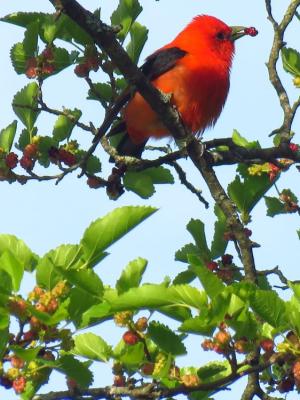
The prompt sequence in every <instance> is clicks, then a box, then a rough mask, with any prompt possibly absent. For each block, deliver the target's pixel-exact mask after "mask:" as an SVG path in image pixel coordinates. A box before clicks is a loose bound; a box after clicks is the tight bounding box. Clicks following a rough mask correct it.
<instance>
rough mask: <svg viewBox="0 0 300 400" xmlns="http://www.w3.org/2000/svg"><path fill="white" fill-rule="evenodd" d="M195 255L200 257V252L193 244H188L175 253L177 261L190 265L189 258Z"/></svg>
mask: <svg viewBox="0 0 300 400" xmlns="http://www.w3.org/2000/svg"><path fill="white" fill-rule="evenodd" d="M189 255H194V256H198V257H199V258H201V257H200V250H199V249H198V247H197V246H195V245H194V244H192V243H188V244H186V245H185V246H183V247H182V248H181V249H180V250H177V251H176V253H175V260H176V261H181V262H184V263H188V256H189Z"/></svg>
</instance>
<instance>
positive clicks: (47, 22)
mask: <svg viewBox="0 0 300 400" xmlns="http://www.w3.org/2000/svg"><path fill="white" fill-rule="evenodd" d="M1 20H2V21H4V22H8V23H11V24H14V25H18V26H21V27H24V28H26V27H27V26H29V25H30V24H31V23H32V22H38V25H39V35H40V37H41V39H42V40H43V41H44V42H45V43H50V42H52V41H53V40H54V39H56V38H58V39H62V40H65V41H66V42H69V43H72V42H73V40H74V41H75V42H77V43H79V44H81V45H87V44H93V40H92V38H91V37H90V36H89V35H88V34H87V33H86V32H85V31H84V30H83V29H81V28H80V27H79V26H78V24H76V23H75V22H73V21H72V20H71V19H70V18H69V17H68V16H66V15H65V14H62V15H60V17H59V18H58V19H57V17H56V14H46V13H37V12H16V13H12V14H9V15H7V16H5V17H3V18H1Z"/></svg>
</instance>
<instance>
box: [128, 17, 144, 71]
mask: <svg viewBox="0 0 300 400" xmlns="http://www.w3.org/2000/svg"><path fill="white" fill-rule="evenodd" d="M130 38H131V40H130V42H129V44H128V45H127V47H126V50H127V53H128V54H129V57H130V58H131V59H132V61H133V62H134V63H135V64H137V63H138V61H139V58H140V55H141V52H142V50H143V47H144V45H145V43H146V41H147V39H148V29H147V28H146V27H145V26H143V25H141V24H139V23H138V22H134V23H133V24H132V26H131V29H130Z"/></svg>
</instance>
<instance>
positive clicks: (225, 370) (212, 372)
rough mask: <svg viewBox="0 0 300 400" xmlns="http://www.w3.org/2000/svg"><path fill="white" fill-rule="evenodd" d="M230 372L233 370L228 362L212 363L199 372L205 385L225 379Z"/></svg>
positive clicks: (201, 368)
mask: <svg viewBox="0 0 300 400" xmlns="http://www.w3.org/2000/svg"><path fill="white" fill-rule="evenodd" d="M230 372H231V369H230V364H229V362H228V361H212V362H209V363H207V364H205V365H204V366H203V367H200V368H199V369H198V370H197V374H198V376H199V378H200V379H201V381H203V382H205V383H210V382H214V381H215V380H217V379H221V378H225V377H226V376H227V375H229V374H230Z"/></svg>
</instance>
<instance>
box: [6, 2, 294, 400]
mask: <svg viewBox="0 0 300 400" xmlns="http://www.w3.org/2000/svg"><path fill="white" fill-rule="evenodd" d="M117 3H118V2H117V1H116V0H103V1H101V2H99V1H94V0H86V1H82V3H81V4H82V5H83V6H85V7H86V8H89V9H90V10H93V9H95V8H97V7H98V6H99V5H101V6H102V18H103V19H104V20H105V21H106V22H109V16H110V14H111V11H112V10H113V9H114V8H115V7H116V5H117ZM274 3H275V2H274ZM280 3H281V4H280V5H278V4H277V5H276V8H275V9H274V13H275V15H278V16H280V15H281V13H282V10H283V9H284V7H286V6H287V5H288V4H289V2H288V1H286V0H285V1H282V2H280ZM141 4H142V5H143V7H144V11H143V13H142V15H141V16H140V18H139V21H140V22H141V23H143V24H145V25H146V26H147V27H148V28H149V40H148V42H147V44H146V46H145V49H144V52H143V54H142V57H141V60H142V59H143V58H145V57H146V56H147V55H148V54H150V53H151V52H153V51H154V50H155V49H156V48H159V47H161V46H162V45H164V44H165V43H167V42H168V41H170V40H171V39H173V37H174V36H175V35H176V34H177V33H178V32H179V31H180V30H181V29H182V28H183V27H184V26H185V25H186V24H187V23H188V22H189V21H190V20H191V19H192V18H193V17H194V16H195V15H197V14H209V15H214V16H216V17H218V18H220V19H222V20H224V21H225V22H226V23H227V24H228V25H245V26H255V27H256V28H257V29H258V30H259V35H258V36H257V37H256V38H249V37H246V38H244V39H242V40H240V41H238V43H237V46H236V56H235V59H234V64H233V68H232V74H231V89H230V93H229V97H228V101H227V104H226V106H225V108H224V111H223V113H222V115H221V117H220V119H219V121H218V123H217V124H216V126H215V128H214V129H213V130H209V131H208V132H206V133H205V138H220V137H225V136H230V135H231V133H232V131H233V129H237V130H238V131H239V132H240V133H241V134H242V135H243V136H245V137H246V138H247V139H249V140H259V141H260V143H261V144H262V146H266V147H267V146H271V145H272V142H271V139H270V138H269V137H268V134H269V133H270V132H271V131H272V130H273V129H275V128H277V127H279V126H280V124H281V121H282V112H281V109H280V107H279V105H278V99H277V98H276V96H275V92H274V90H273V88H272V87H271V85H270V83H269V81H268V75H267V69H266V66H265V62H266V61H267V55H268V51H269V49H270V47H271V42H272V29H271V25H270V23H269V22H268V21H267V20H266V12H265V9H264V2H257V1H256V2H241V1H237V0H227V1H226V2H220V1H218V0H209V1H208V0H206V1H205V0H202V1H195V0H185V1H184V2H182V1H176V2H175V1H173V0H161V1H159V2H155V1H154V0H142V1H141ZM21 10H23V11H29V10H32V11H33V10H34V11H43V12H52V11H53V8H52V6H51V4H50V2H48V1H43V2H36V1H34V0H28V1H26V2H20V1H19V0H10V1H9V2H2V4H1V5H0V14H1V16H3V15H6V14H8V13H11V12H16V11H21ZM23 33H24V31H23V30H22V29H21V28H18V27H15V26H13V25H8V24H4V23H1V24H0V35H1V37H2V38H4V40H1V41H0V54H1V64H2V66H1V71H2V73H1V74H0V87H1V91H2V96H1V98H0V110H1V114H0V129H2V128H4V127H5V126H7V125H8V124H9V123H11V122H12V120H13V119H15V118H16V117H15V115H14V114H13V111H12V109H11V100H12V98H13V96H14V94H15V93H16V92H17V91H18V90H20V89H21V88H22V87H23V86H25V84H27V83H28V80H27V79H26V78H25V77H24V76H19V75H16V73H15V72H14V70H13V68H12V66H11V65H10V60H9V50H10V48H11V46H12V45H13V44H14V43H15V42H17V41H21V40H22V39H23ZM297 38H299V21H298V22H297V21H296V22H295V23H293V24H292V26H291V27H290V29H289V31H288V34H287V39H288V45H289V46H297V41H298V39H297ZM93 78H94V79H95V80H96V79H99V78H98V77H97V75H96V74H95V75H93ZM283 80H284V82H285V83H286V84H287V85H288V88H289V90H290V92H291V96H292V98H295V96H296V95H297V92H296V90H295V89H294V88H293V86H292V83H291V78H290V76H288V75H286V74H284V75H283ZM45 89H46V90H45V99H46V102H47V103H49V105H51V106H53V107H56V108H61V107H62V106H65V107H68V108H73V107H78V108H81V109H82V110H83V117H82V121H83V122H86V123H88V122H89V121H92V122H93V123H94V124H95V125H96V126H97V125H99V123H100V122H101V118H102V117H103V113H102V110H101V108H100V107H99V105H98V104H97V103H96V102H91V101H90V102H88V101H86V100H85V97H86V91H87V88H86V86H85V84H84V81H83V80H80V79H78V78H76V77H75V75H74V74H73V72H72V68H70V69H68V70H66V71H64V72H63V73H62V74H59V75H58V76H57V77H54V78H51V79H49V80H47V81H46V83H45ZM298 92H299V91H298ZM53 121H54V120H53V118H51V117H50V118H49V116H47V115H43V116H41V117H40V118H39V124H38V125H39V127H40V134H42V135H47V134H50V133H51V131H52V126H53ZM51 124H52V125H51ZM297 126H299V116H298V117H297V118H296V119H295V123H294V130H295V131H296V132H297V128H296V127H297ZM20 130H21V123H19V132H20ZM76 135H77V138H78V140H80V141H82V142H83V143H85V145H86V146H88V143H89V142H88V139H89V138H86V135H87V134H86V133H84V132H82V131H79V130H78V131H77V134H76ZM297 141H298V142H299V140H298V138H297V136H296V138H295V142H297ZM182 165H183V166H184V168H185V169H186V171H187V173H188V177H189V179H190V180H191V181H192V182H193V183H194V184H195V185H196V186H198V187H200V188H201V189H202V190H203V193H204V196H205V197H206V199H208V200H209V201H210V202H211V199H210V196H209V194H208V191H207V188H206V185H205V182H203V180H202V179H201V178H200V176H199V174H198V173H197V171H195V169H194V167H193V165H192V164H191V163H190V162H184V163H183V164H182ZM109 168H110V167H109ZM217 173H218V176H219V177H220V179H221V181H222V182H224V183H228V182H230V181H231V180H232V178H233V176H234V168H232V167H225V168H218V169H217ZM284 179H285V181H284V182H283V181H282V182H281V181H280V182H279V187H280V189H283V188H288V187H290V188H291V189H292V190H294V192H295V194H296V195H297V194H298V195H299V193H298V192H299V189H298V188H299V185H297V183H296V184H295V182H297V179H299V177H298V175H297V174H296V173H295V172H294V173H292V172H291V173H288V175H286V176H285V177H284ZM0 193H1V200H2V210H3V213H2V216H1V225H0V232H1V233H11V234H15V235H16V236H18V237H20V238H21V239H23V240H24V241H25V242H26V243H27V244H28V245H29V246H30V247H31V248H32V250H33V251H35V252H36V253H38V254H39V255H43V254H44V253H45V252H47V251H48V250H50V249H51V248H55V247H56V246H58V245H59V244H62V243H77V242H78V241H79V240H80V238H81V235H82V233H83V231H84V229H85V228H86V227H87V226H88V225H89V224H90V222H91V221H92V220H94V219H96V218H98V217H100V216H103V215H105V214H106V213H107V212H109V211H111V210H112V209H113V208H115V207H119V206H122V205H139V204H147V205H153V206H156V207H158V208H159V211H158V212H157V213H156V214H155V215H154V216H153V217H151V218H150V219H148V220H147V221H146V222H144V223H143V225H141V226H140V227H139V228H137V229H135V230H134V231H133V232H131V233H130V234H129V235H128V236H127V237H125V238H124V239H122V240H121V241H120V242H118V243H117V244H115V245H114V246H113V247H112V248H111V256H110V257H108V258H107V260H106V261H105V262H103V264H101V274H100V276H101V278H102V279H103V281H104V282H105V283H110V284H113V283H114V281H115V279H116V277H118V276H119V274H120V272H121V269H122V268H123V267H124V266H125V265H126V264H127V262H128V261H130V260H132V259H134V258H136V257H137V256H142V257H144V258H146V259H148V260H149V266H148V272H147V273H146V276H145V280H146V281H152V282H154V281H155V282H159V281H161V280H162V279H163V278H164V276H166V275H169V276H172V277H174V276H175V275H176V274H177V273H178V272H180V271H181V269H182V266H181V265H180V264H178V263H175V262H174V253H175V251H176V250H177V249H179V248H180V247H182V246H183V245H184V244H186V243H188V242H189V241H190V237H189V234H188V233H187V232H186V230H185V226H186V224H187V223H188V221H189V220H190V218H199V219H201V220H203V221H204V222H205V223H206V228H207V232H208V236H209V237H211V235H212V232H213V224H214V215H213V203H212V202H211V204H212V206H211V207H210V209H209V210H206V209H205V208H204V206H203V205H202V204H200V203H199V202H198V200H197V198H196V197H194V196H193V195H192V194H191V193H189V192H187V190H186V189H185V188H184V187H182V186H181V185H180V184H179V183H178V182H177V183H176V184H175V185H173V186H161V187H157V192H156V193H155V195H154V196H153V197H152V198H150V199H149V200H142V199H139V198H138V197H137V196H136V195H134V194H132V193H126V194H125V195H124V196H122V197H121V198H120V199H119V200H118V201H117V202H113V201H110V200H108V199H107V197H106V195H105V193H104V191H101V190H91V189H90V188H89V187H88V186H87V185H86V183H85V180H84V179H81V180H78V179H77V178H76V174H73V176H68V177H67V178H66V179H65V180H64V181H63V182H61V183H60V184H59V185H58V186H55V185H54V183H52V182H48V183H29V184H26V185H24V186H20V185H17V184H13V185H9V184H7V183H1V188H0ZM265 215H266V210H265V206H264V204H263V203H262V204H261V205H259V206H258V207H257V208H256V209H255V210H254V212H253V223H251V224H250V228H251V229H252V230H253V240H255V241H256V242H258V243H260V244H261V245H262V247H261V248H260V249H257V250H255V256H256V262H257V266H258V268H259V269H265V268H272V267H275V266H276V265H279V266H280V267H282V268H283V270H284V271H285V273H286V275H287V276H288V277H289V278H290V279H297V275H298V274H297V271H296V268H297V265H295V261H294V259H295V256H293V254H292V251H291V249H293V251H294V249H297V251H298V249H299V241H298V238H297V236H296V233H295V230H296V229H298V228H299V225H300V223H299V221H298V220H297V216H295V215H291V216H288V217H277V218H276V219H274V220H273V219H271V218H269V217H266V216H265ZM288 248H289V249H290V250H288ZM229 250H231V249H229ZM232 254H235V253H234V252H233V250H232ZM297 254H298V252H297ZM98 270H99V269H98ZM99 272H100V270H99ZM26 283H27V285H28V287H27V288H24V291H29V290H30V287H29V285H30V280H29V279H28V280H27V281H26ZM104 328H105V327H103V328H102V330H103V331H101V332H100V334H101V335H103V337H104V338H110V337H113V339H114V340H118V339H119V338H120V335H121V331H120V332H119V331H118V332H114V333H112V332H111V331H110V329H111V328H112V327H111V326H107V327H106V328H105V329H104ZM191 343H192V344H193V346H196V348H198V350H199V351H194V353H195V356H194V357H195V358H194V359H193V360H189V361H187V360H183V361H182V365H184V364H187V365H188V364H193V362H194V363H197V362H199V361H198V360H199V356H200V354H201V349H200V343H201V338H200V337H196V338H194V339H193V341H192V342H191ZM201 357H202V356H201ZM201 360H203V358H201ZM101 368H102V367H101ZM100 375H101V376H102V378H100V377H99V379H96V380H97V382H98V384H99V385H101V384H106V383H108V382H107V380H106V381H105V379H106V378H107V376H109V375H108V373H107V372H106V373H104V372H102V369H101V372H99V376H100ZM57 379H59V380H58V382H62V380H61V379H60V378H57ZM58 385H60V383H56V384H55V387H56V388H57V387H58ZM50 388H51V389H52V390H53V388H54V386H53V385H52V386H51V385H50ZM0 395H1V389H0ZM5 398H6V399H8V400H9V399H13V398H16V397H15V395H13V394H8V393H5ZM217 398H220V399H221V398H222V399H224V400H226V399H230V398H232V393H231V394H230V393H222V394H220V395H219V397H217Z"/></svg>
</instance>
